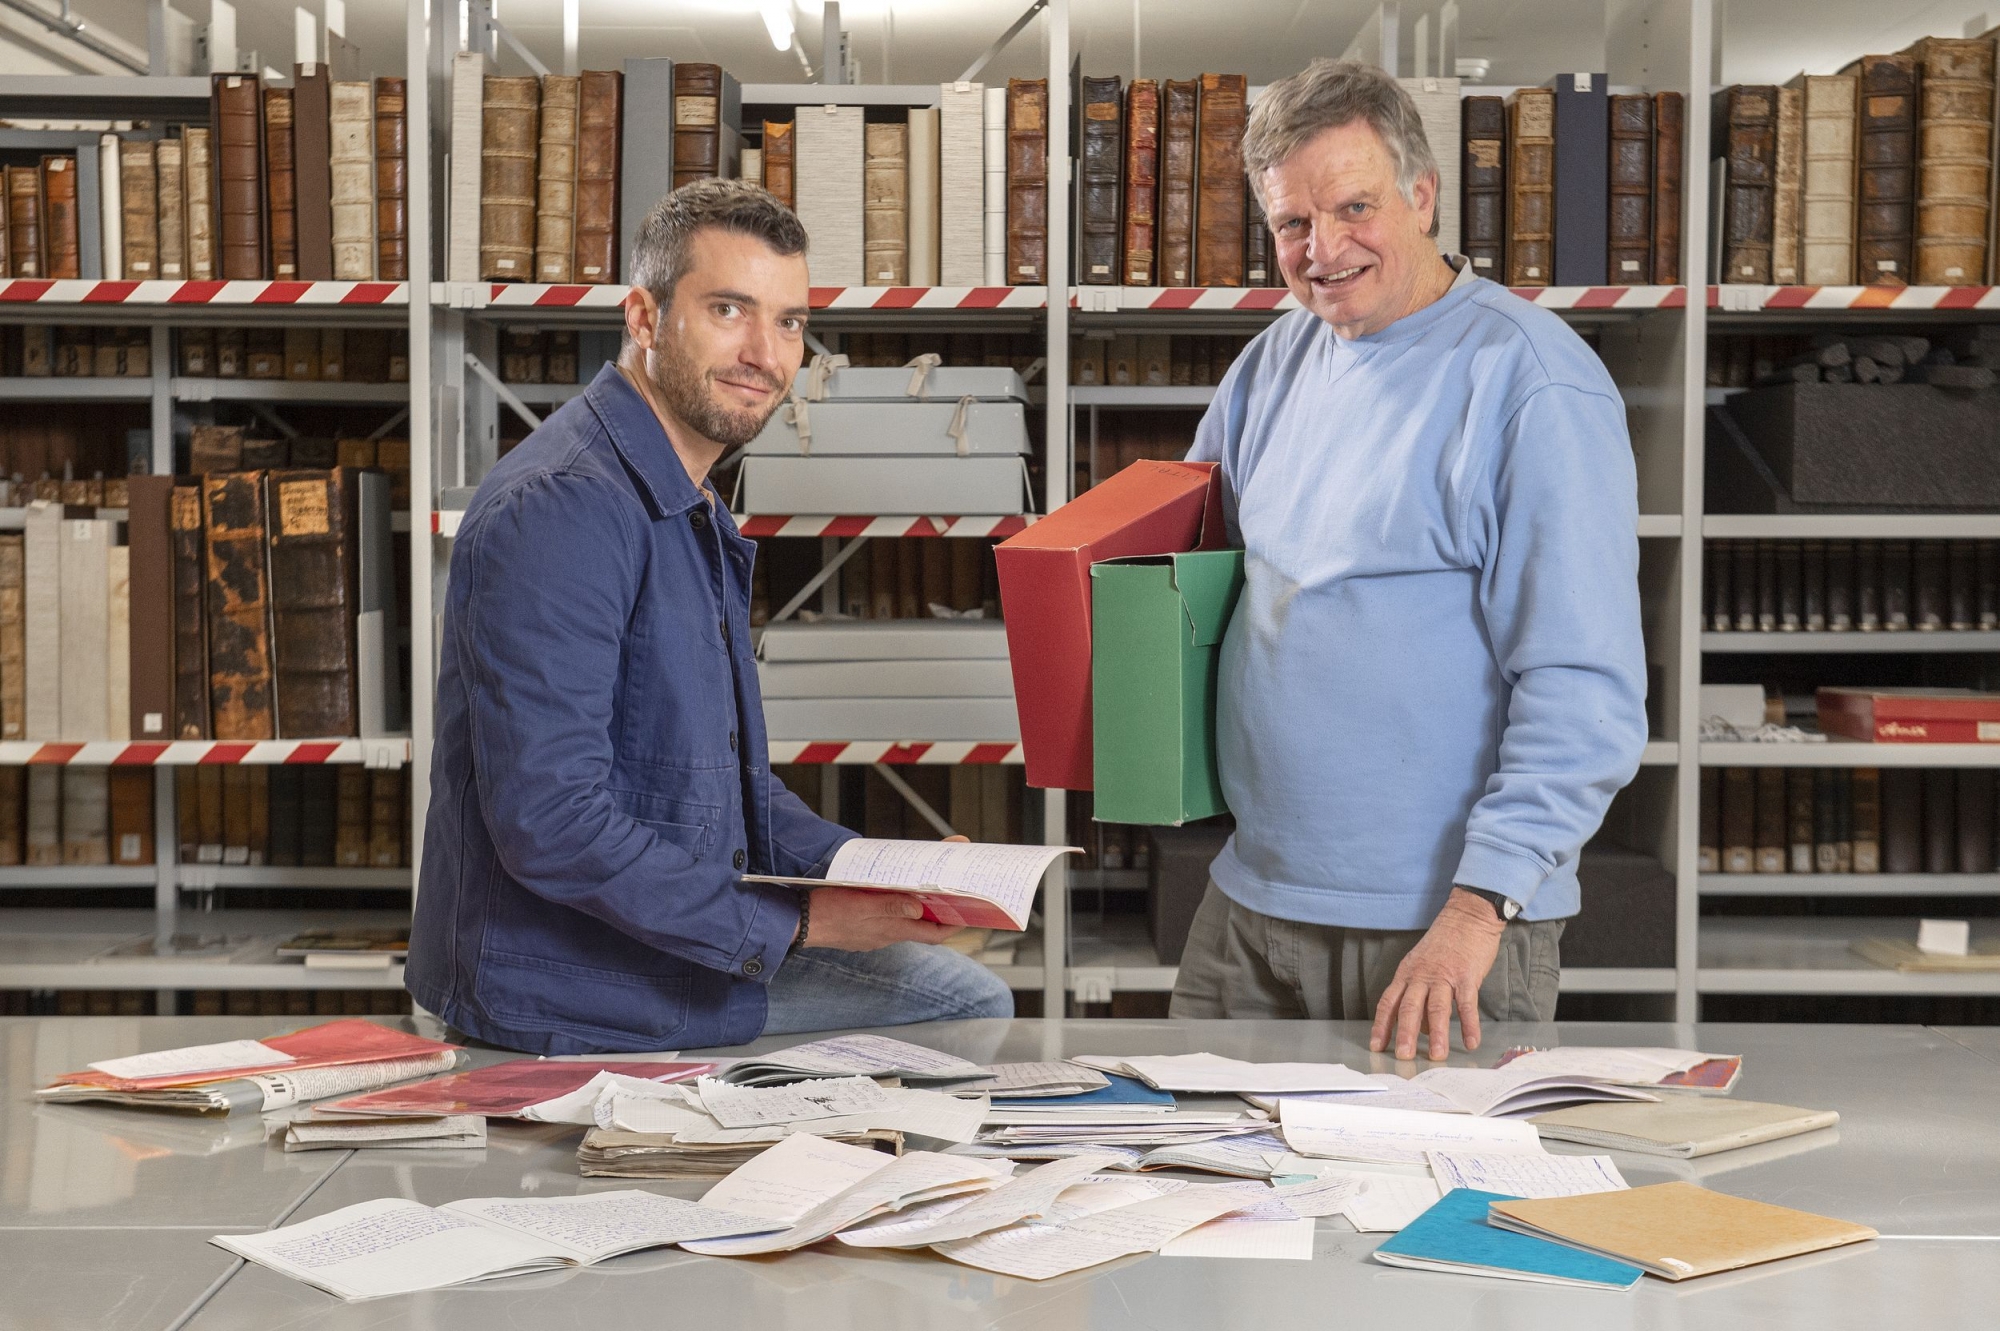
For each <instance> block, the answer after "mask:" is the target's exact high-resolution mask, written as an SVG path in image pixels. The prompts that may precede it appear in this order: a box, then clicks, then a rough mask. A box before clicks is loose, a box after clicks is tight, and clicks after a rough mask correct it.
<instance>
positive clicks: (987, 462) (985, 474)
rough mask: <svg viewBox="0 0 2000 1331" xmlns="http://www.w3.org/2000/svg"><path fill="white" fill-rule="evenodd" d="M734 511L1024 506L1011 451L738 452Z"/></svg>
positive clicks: (1019, 470)
mask: <svg viewBox="0 0 2000 1331" xmlns="http://www.w3.org/2000/svg"><path fill="white" fill-rule="evenodd" d="M737 494H738V501H737V504H736V506H735V508H736V511H737V512H738V513H743V514H748V515H751V516H755V515H758V514H764V513H776V514H785V515H790V514H796V513H813V514H825V515H827V516H831V517H840V516H843V515H860V516H870V517H913V518H923V517H932V516H936V515H940V514H942V515H949V516H951V517H960V518H970V517H1006V516H1009V515H1012V514H1015V513H1025V512H1028V511H1029V510H1028V506H1027V499H1028V474H1027V464H1026V462H1025V460H1024V459H1022V458H1019V457H1012V456H1010V457H966V458H961V457H919V456H903V457H800V456H798V455H797V454H796V453H794V454H793V456H791V457H746V458H744V459H743V466H742V468H741V470H739V471H738V472H737Z"/></svg>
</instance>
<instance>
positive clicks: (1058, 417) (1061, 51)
mask: <svg viewBox="0 0 2000 1331" xmlns="http://www.w3.org/2000/svg"><path fill="white" fill-rule="evenodd" d="M1042 23H1043V25H1044V31H1045V32H1046V34H1047V38H1048V40H1047V43H1046V45H1047V47H1048V53H1049V67H1048V79H1049V112H1048V121H1047V124H1048V143H1049V149H1048V151H1049V166H1048V182H1049V183H1048V190H1049V203H1048V208H1049V213H1048V257H1047V259H1046V260H1045V261H1044V263H1043V268H1044V270H1045V273H1046V277H1047V281H1048V302H1047V304H1048V312H1047V318H1046V321H1045V323H1046V327H1047V330H1048V352H1047V368H1046V369H1045V370H1043V372H1042V374H1043V378H1044V381H1045V382H1046V384H1047V386H1048V395H1047V397H1046V398H1045V400H1044V407H1043V409H1044V411H1045V413H1046V417H1045V421H1044V424H1045V426H1046V428H1045V430H1044V432H1043V433H1044V436H1045V437H1046V438H1047V440H1048V448H1049V456H1048V469H1047V473H1046V476H1045V478H1044V479H1045V481H1046V483H1047V494H1046V495H1045V496H1044V498H1043V505H1042V511H1043V512H1045V513H1053V512H1055V511H1056V509H1058V508H1060V507H1062V505H1063V504H1064V503H1065V502H1067V501H1068V499H1069V497H1070V496H1069V491H1070V486H1071V485H1072V484H1073V483H1074V472H1075V468H1074V467H1073V465H1072V464H1071V461H1070V459H1071V457H1072V455H1073V451H1074V450H1073V449H1072V448H1071V443H1070V409H1069V253H1070V234H1069V233H1070V219H1069V160H1070V158H1069V155H1070V150H1071V144H1070V142H1069V0H1049V6H1048V8H1047V9H1046V10H1045V11H1044V12H1043V16H1042ZM1068 807H1069V798H1068V793H1067V792H1065V791H1062V790H1049V791H1045V792H1044V793H1043V796H1042V842H1043V844H1044V845H1050V846H1063V845H1068V844H1069V814H1068ZM1068 992H1069V868H1068V866H1067V865H1066V864H1065V863H1064V862H1063V861H1062V860H1057V861H1056V863H1055V864H1054V865H1053V866H1052V867H1051V868H1050V869H1049V872H1048V877H1047V879H1046V880H1045V881H1044V884H1043V887H1042V1015H1043V1016H1044V1017H1046V1018H1048V1019H1050V1020H1055V1019H1059V1018H1061V1017H1062V1016H1063V1015H1064V1014H1065V1012H1066V1011H1067V1008H1068V1004H1067V1001H1066V1000H1067V997H1068Z"/></svg>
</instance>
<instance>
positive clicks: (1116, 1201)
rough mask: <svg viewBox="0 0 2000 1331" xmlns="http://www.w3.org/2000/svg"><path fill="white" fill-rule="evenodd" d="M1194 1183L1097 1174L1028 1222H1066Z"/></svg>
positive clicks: (1083, 1180) (1142, 1200) (1148, 1176)
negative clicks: (1037, 1217) (1035, 1219)
mask: <svg viewBox="0 0 2000 1331" xmlns="http://www.w3.org/2000/svg"><path fill="white" fill-rule="evenodd" d="M1195 1186H1197V1185H1196V1184H1193V1183H1190V1182H1189V1181H1188V1180H1186V1179H1183V1178H1161V1177H1158V1176H1155V1175H1147V1176H1145V1177H1142V1178H1120V1177H1117V1176H1114V1175H1108V1174H1095V1175H1092V1176H1091V1177H1089V1178H1086V1179H1078V1180H1077V1181H1076V1182H1075V1183H1073V1184H1071V1185H1070V1186H1069V1187H1067V1188H1065V1189H1063V1193H1062V1196H1060V1197H1058V1198H1057V1199H1056V1200H1055V1203H1054V1204H1053V1205H1051V1206H1050V1207H1049V1209H1048V1210H1047V1212H1045V1213H1044V1214H1043V1215H1042V1216H1041V1218H1040V1220H1038V1221H1029V1222H1028V1223H1029V1224H1038V1223H1040V1224H1051V1225H1067V1224H1069V1223H1070V1222H1071V1221H1073V1220H1081V1219H1082V1218H1083V1217H1085V1216H1087V1215H1096V1214H1097V1213H1098V1212H1099V1211H1109V1210H1112V1209H1114V1208H1116V1207H1120V1206H1130V1205H1132V1204H1133V1203H1134V1202H1144V1201H1151V1200H1152V1199H1153V1198H1155V1197H1165V1196H1167V1195H1168V1194H1170V1193H1176V1192H1185V1191H1187V1190H1188V1189H1189V1188H1192V1187H1195Z"/></svg>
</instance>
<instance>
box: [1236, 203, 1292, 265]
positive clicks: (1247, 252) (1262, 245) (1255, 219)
mask: <svg viewBox="0 0 2000 1331" xmlns="http://www.w3.org/2000/svg"><path fill="white" fill-rule="evenodd" d="M1243 285H1245V286H1250V287H1277V286H1283V285H1284V281H1283V279H1282V278H1280V277H1279V275H1278V259H1277V253H1276V250H1275V248H1274V246H1273V244H1272V240H1271V223H1270V220H1269V219H1268V218H1266V217H1265V216H1264V205H1263V204H1261V203H1258V202H1257V191H1256V190H1254V189H1245V190H1244V191H1243Z"/></svg>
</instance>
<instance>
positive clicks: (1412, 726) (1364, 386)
mask: <svg viewBox="0 0 2000 1331" xmlns="http://www.w3.org/2000/svg"><path fill="white" fill-rule="evenodd" d="M1189 457H1190V458H1193V459H1196V460H1201V461H1213V462H1220V463H1221V464H1222V474H1223V478H1224V491H1225V511H1226V513H1227V515H1228V518H1229V524H1230V529H1231V535H1232V536H1233V537H1234V538H1236V540H1237V541H1238V543H1240V544H1241V545H1242V546H1243V547H1244V549H1245V551H1246V556H1245V571H1246V578H1245V583H1244V588H1243V598H1242V600H1241V602H1240V603H1239V604H1238V606H1237V609H1236V616H1235V618H1234V620H1233V621H1232V622H1231V624H1230V627H1229V632H1228V636H1227V637H1226V638H1225V639H1224V642H1223V648H1222V674H1221V684H1220V699H1219V703H1218V720H1217V729H1218V741H1217V748H1218V752H1219V755H1220V765H1221V772H1222V785H1223V790H1224V792H1225V793H1226V794H1227V796H1228V799H1229V807H1230V808H1231V809H1232V810H1233V811H1234V812H1235V814H1236V820H1237V830H1236V835H1235V836H1234V837H1233V838H1232V839H1231V840H1230V842H1229V844H1228V846H1227V847H1225V848H1224V850H1223V852H1222V854H1221V856H1220V857H1219V858H1217V860H1216V861H1215V865H1214V868H1213V874H1214V878H1215V882H1216V884H1217V885H1218V886H1219V887H1220V888H1221V889H1222V890H1223V892H1225V893H1227V894H1228V896H1229V897H1230V898H1231V899H1233V900H1235V901H1237V902H1239V903H1241V904H1242V905H1245V906H1248V907H1250V908H1251V909H1252V910H1256V911H1260V912H1262V913H1264V914H1267V915H1273V916H1277V917H1279V918H1282V919H1288V920H1299V921H1304V922H1308V923H1313V924H1325V925H1338V926H1342V927H1345V928H1356V929H1421V928H1425V927H1427V926H1428V925H1429V924H1430V922H1431V920H1432V919H1433V918H1434V917H1435V916H1436V914H1437V912H1438V910H1439V908H1440V907H1442V906H1443V904H1444V901H1445V898H1446V897H1447V896H1448V895H1449V894H1450V892H1451V888H1452V885H1453V884H1458V885H1460V886H1464V887H1476V888H1482V889H1485V890H1487V891H1492V892H1499V893H1502V894H1504V895H1505V896H1508V897H1511V898H1512V899H1513V900H1515V901H1518V902H1519V903H1521V906H1522V908H1523V909H1522V914H1523V915H1524V916H1525V918H1527V919H1531V920H1546V919H1558V918H1561V917H1563V916H1567V915H1574V914H1575V913H1576V911H1577V905H1578V899H1577V881H1576V859H1577V852H1578V850H1579V849H1580V848H1581V847H1582V845H1583V843H1584V842H1585V841H1586V840H1587V839H1589V837H1590V836H1591V834H1592V833H1594V832H1595V831H1596V830H1597V827H1598V824H1599V823H1600V822H1601V821H1602V820H1603V818H1604V813H1605V810H1606V808H1607V807H1608V806H1609V805H1610V803H1611V797H1612V796H1613V795H1614V794H1615V793H1616V792H1617V791H1618V790H1619V788H1620V787H1622V786H1624V785H1625V783H1626V782H1628V781H1630V780H1631V779H1632V777H1633V775H1634V774H1635V773H1636V772H1637V770H1638V765H1639V757H1640V753H1641V751H1642V750H1643V748H1644V746H1645V741H1646V717H1645V692H1646V666H1645V648H1644V644H1643V642H1642V639H1641V635H1640V624H1639V586H1638V566H1639V542H1638V501H1637V481H1636V477H1635V472H1634V466H1633V460H1632V446H1631V443H1630V441H1629V439H1628V438H1627V435H1626V431H1625V409H1624V404H1623V402H1622V401H1621V399H1620V398H1619V395H1618V389H1617V387H1616V386H1615V385H1614V384H1613V383H1612V381H1611V376H1610V375H1609V374H1608V373H1607V372H1606V371H1605V369H1604V366H1603V364H1602V363H1601V362H1599V360H1598V359H1597V357H1596V356H1595V355H1594V354H1593V353H1592V352H1591V350H1590V348H1589V347H1587V346H1585V345H1584V343H1583V342H1582V340H1581V339H1579V338H1578V337H1577V336H1576V334H1574V333H1572V332H1571V331H1570V330H1569V329H1568V328H1567V327H1566V326H1565V325H1564V324H1563V322H1562V321H1561V320H1560V319H1558V318H1557V317H1556V316H1555V315H1553V314H1550V313H1548V312H1547V311H1545V310H1541V309H1537V308H1536V307H1535V306H1533V305H1531V304H1529V303H1528V302H1526V301H1523V300H1521V299H1519V298H1518V297H1516V296H1514V295H1512V294H1511V293H1509V292H1508V291H1507V290H1506V289H1505V288H1503V287H1500V286H1497V285H1495V284H1494V283H1492V282H1488V281H1485V280H1483V279H1478V278H1469V277H1465V276H1461V278H1460V280H1459V281H1458V282H1457V283H1455V284H1454V285H1453V287H1452V289H1451V290H1450V291H1449V292H1448V293H1446V295H1445V296H1444V297H1443V298H1442V299H1440V300H1439V301H1437V302H1436V303H1435V304H1433V305H1430V306H1427V307H1426V308H1424V309H1422V310H1419V311H1418V312H1417V313H1415V314H1413V315H1410V316H1409V317H1407V318H1404V319H1400V320H1398V321H1397V322H1395V323H1393V324H1391V325H1390V326H1389V327H1388V328H1385V329H1383V330H1382V331H1381V332H1379V333H1375V334H1372V335H1370V336H1367V337H1361V338H1355V339H1353V340H1348V339H1345V338H1341V337H1338V336H1336V335H1335V334H1334V332H1333V330H1332V329H1331V328H1329V327H1328V326H1327V325H1326V324H1324V323H1323V322H1321V321H1320V320H1319V319H1318V318H1317V317H1316V316H1314V315H1313V314H1312V313H1311V312H1310V311H1306V310H1296V311H1293V312H1292V313H1290V314H1287V315H1285V316H1284V317H1282V318H1280V319H1278V320H1277V321H1276V322H1275V323H1273V324H1272V325H1271V327H1270V328H1268V329H1267V330H1265V331H1264V333H1262V334H1261V335H1260V336H1259V337H1258V338H1257V339H1256V340H1255V341H1254V342H1252V343H1251V344H1250V346H1249V349H1248V350H1247V351H1245V353H1244V354H1243V355H1242V356H1240V357H1238V358H1237V360H1236V363H1235V364H1234V365H1233V366H1231V367H1230V370H1229V373H1228V374H1227V375H1225V376H1224V377H1223V380H1222V383H1221V385H1220V386H1219V387H1218V388H1217V390H1216V395H1215V400H1214V402H1213V404H1212V405H1211V406H1210V407H1209V409H1208V413H1207V415H1205V416H1204V417H1203V418H1202V422H1201V428H1200V431H1199V432H1198V433H1197V435H1196V437H1195V445H1194V449H1193V451H1192V452H1191V453H1190V454H1189Z"/></svg>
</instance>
